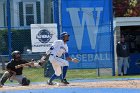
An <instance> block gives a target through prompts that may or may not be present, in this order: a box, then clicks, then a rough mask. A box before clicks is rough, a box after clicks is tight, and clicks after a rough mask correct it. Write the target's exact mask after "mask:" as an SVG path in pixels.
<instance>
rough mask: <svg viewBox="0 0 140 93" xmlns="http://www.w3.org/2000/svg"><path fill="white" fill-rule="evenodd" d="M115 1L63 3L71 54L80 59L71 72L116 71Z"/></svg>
mask: <svg viewBox="0 0 140 93" xmlns="http://www.w3.org/2000/svg"><path fill="white" fill-rule="evenodd" d="M111 8H112V6H111V0H61V8H60V9H61V10H60V11H61V15H60V16H61V24H62V31H66V32H68V33H69V34H70V40H69V42H68V46H69V53H70V54H71V56H72V57H77V58H78V59H80V62H79V63H78V64H73V63H71V64H70V68H96V67H106V68H107V67H112V62H113V60H112V55H113V52H112V51H113V48H112V39H113V38H112V36H111V35H112V31H111V25H112V24H111V23H112V22H111V21H112V20H111V18H112V17H111V16H112V12H111Z"/></svg>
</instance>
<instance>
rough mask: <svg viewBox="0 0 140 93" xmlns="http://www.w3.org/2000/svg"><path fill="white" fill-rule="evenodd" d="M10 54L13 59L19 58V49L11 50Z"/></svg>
mask: <svg viewBox="0 0 140 93" xmlns="http://www.w3.org/2000/svg"><path fill="white" fill-rule="evenodd" d="M11 55H12V58H13V59H21V55H20V52H19V51H13V52H12V54H11ZM17 55H19V56H17Z"/></svg>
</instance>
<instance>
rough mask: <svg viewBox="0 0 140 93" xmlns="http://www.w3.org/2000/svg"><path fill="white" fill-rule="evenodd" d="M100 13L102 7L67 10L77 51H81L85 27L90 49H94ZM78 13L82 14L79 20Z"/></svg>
mask: <svg viewBox="0 0 140 93" xmlns="http://www.w3.org/2000/svg"><path fill="white" fill-rule="evenodd" d="M102 11H103V7H96V8H67V12H68V13H69V15H70V19H71V23H72V27H73V31H74V35H75V40H76V43H77V48H78V50H81V48H82V41H83V36H84V29H85V25H86V27H87V32H88V35H89V39H90V44H91V48H92V49H95V47H96V39H97V33H98V29H99V21H100V18H101V17H100V16H101V13H102ZM79 12H82V13H83V15H82V16H83V17H82V19H80V16H79ZM95 14H96V15H95Z"/></svg>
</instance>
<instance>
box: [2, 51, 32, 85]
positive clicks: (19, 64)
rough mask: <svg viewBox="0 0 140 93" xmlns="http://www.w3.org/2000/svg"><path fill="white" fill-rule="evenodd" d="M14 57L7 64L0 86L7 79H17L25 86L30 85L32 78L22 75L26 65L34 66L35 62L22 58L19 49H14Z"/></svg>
mask: <svg viewBox="0 0 140 93" xmlns="http://www.w3.org/2000/svg"><path fill="white" fill-rule="evenodd" d="M12 58H13V59H12V60H11V61H10V62H9V63H8V64H7V66H6V72H5V73H4V74H3V76H2V77H1V79H0V87H2V86H3V85H4V83H5V82H6V81H7V79H11V80H16V81H18V82H19V84H21V85H23V86H27V85H29V84H30V80H29V79H27V78H26V77H25V76H23V75H22V71H23V67H24V66H34V63H33V62H27V61H25V60H22V59H21V54H20V52H19V51H13V52H12Z"/></svg>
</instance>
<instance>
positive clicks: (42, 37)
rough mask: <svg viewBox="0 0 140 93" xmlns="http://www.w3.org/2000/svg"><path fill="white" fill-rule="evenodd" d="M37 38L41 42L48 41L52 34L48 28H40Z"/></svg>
mask: <svg viewBox="0 0 140 93" xmlns="http://www.w3.org/2000/svg"><path fill="white" fill-rule="evenodd" d="M36 38H37V39H38V40H39V41H40V42H41V43H48V42H49V41H50V39H51V38H52V34H51V33H50V32H49V31H48V30H46V29H43V30H40V31H39V32H38V34H37V35H36Z"/></svg>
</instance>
